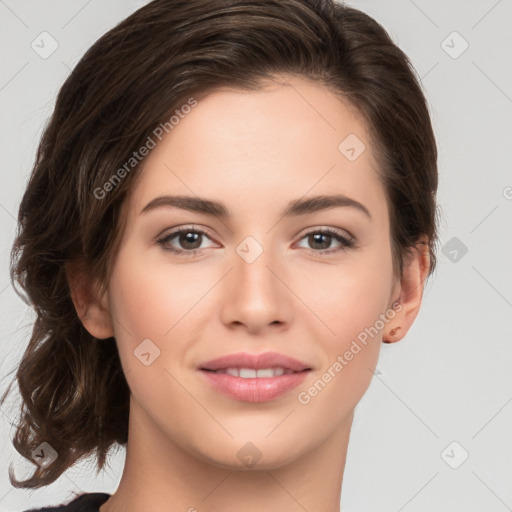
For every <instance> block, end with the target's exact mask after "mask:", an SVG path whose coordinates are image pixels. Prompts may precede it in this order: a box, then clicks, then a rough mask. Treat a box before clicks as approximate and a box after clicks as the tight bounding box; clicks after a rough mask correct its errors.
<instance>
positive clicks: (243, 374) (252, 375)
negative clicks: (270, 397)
mask: <svg viewBox="0 0 512 512" xmlns="http://www.w3.org/2000/svg"><path fill="white" fill-rule="evenodd" d="M201 370H203V371H205V372H210V373H220V374H226V375H231V376H232V377H239V378H242V379H262V378H273V377H280V376H281V375H292V374H294V373H302V372H308V371H310V370H311V368H306V369H304V370H300V371H294V370H291V369H290V368H284V367H282V366H276V367H272V368H259V369H256V368H239V367H230V368H220V369H218V370H209V369H208V368H201Z"/></svg>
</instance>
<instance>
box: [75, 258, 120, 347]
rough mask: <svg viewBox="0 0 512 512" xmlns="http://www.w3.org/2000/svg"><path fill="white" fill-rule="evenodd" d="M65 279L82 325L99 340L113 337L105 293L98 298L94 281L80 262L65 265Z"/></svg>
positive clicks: (98, 294)
mask: <svg viewBox="0 0 512 512" xmlns="http://www.w3.org/2000/svg"><path fill="white" fill-rule="evenodd" d="M65 269H66V277H67V280H68V284H69V289H70V291H71V299H72V300H73V304H74V305H75V309H76V312H77V315H78V317H79V318H80V321H81V322H82V325H83V326H84V327H85V328H86V329H87V331H88V332H89V333H90V334H91V335H92V336H94V337H95V338H99V339H106V338H110V337H112V336H114V330H113V328H112V320H111V318H110V310H109V304H108V298H107V294H106V292H105V293H104V294H103V296H100V293H99V286H98V283H97V281H96V280H93V279H91V277H90V276H89V275H88V273H87V272H86V271H85V269H84V266H83V264H82V263H81V262H72V263H66V265H65Z"/></svg>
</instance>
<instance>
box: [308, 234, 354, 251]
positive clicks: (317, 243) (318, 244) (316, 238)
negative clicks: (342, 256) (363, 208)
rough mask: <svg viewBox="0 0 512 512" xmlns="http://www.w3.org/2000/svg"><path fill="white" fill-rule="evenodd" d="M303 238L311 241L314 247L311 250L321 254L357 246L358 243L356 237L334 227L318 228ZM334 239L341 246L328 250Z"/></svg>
mask: <svg viewBox="0 0 512 512" xmlns="http://www.w3.org/2000/svg"><path fill="white" fill-rule="evenodd" d="M301 240H306V241H307V243H309V244H310V246H311V247H312V249H311V250H313V251H314V252H315V253H318V254H319V255H321V256H326V255H329V254H332V253H337V252H340V251H345V250H347V249H349V248H351V247H355V245H356V240H355V238H354V237H352V236H345V235H343V234H342V233H341V232H338V231H337V230H335V229H332V228H320V229H319V228H317V229H315V230H314V231H310V232H309V233H306V235H305V236H303V237H302V238H301ZM333 241H335V242H338V244H339V245H340V246H341V247H338V248H334V249H331V250H326V249H329V247H330V246H331V244H332V242H333ZM317 249H318V250H317Z"/></svg>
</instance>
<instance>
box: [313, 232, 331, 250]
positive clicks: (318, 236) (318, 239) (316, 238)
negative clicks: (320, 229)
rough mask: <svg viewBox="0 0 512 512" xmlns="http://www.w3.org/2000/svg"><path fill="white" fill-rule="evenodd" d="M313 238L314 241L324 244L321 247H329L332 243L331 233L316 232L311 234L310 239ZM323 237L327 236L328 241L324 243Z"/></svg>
mask: <svg viewBox="0 0 512 512" xmlns="http://www.w3.org/2000/svg"><path fill="white" fill-rule="evenodd" d="M311 238H312V239H313V243H318V244H320V245H322V247H320V249H327V248H329V246H330V245H331V235H328V234H325V233H314V234H313V235H310V239H311ZM322 238H326V239H327V241H324V243H323V244H322Z"/></svg>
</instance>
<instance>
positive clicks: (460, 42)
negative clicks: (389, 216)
mask: <svg viewBox="0 0 512 512" xmlns="http://www.w3.org/2000/svg"><path fill="white" fill-rule="evenodd" d="M144 3H145V2H140V1H139V2H136V1H134V0H124V1H121V0H108V2H107V1H103V2H100V1H99V0H89V1H84V0H67V1H64V0H58V1H52V2H49V1H40V2H37V3H36V2H26V1H22V0H0V44H1V48H2V52H1V54H0V58H1V64H0V107H1V123H0V130H1V137H0V144H1V155H2V159H1V169H0V180H1V186H0V230H1V231H0V233H1V236H2V244H1V246H0V308H1V309H0V310H1V318H0V332H1V335H0V349H1V357H0V378H2V380H1V381H0V391H3V390H4V389H5V387H6V386H7V384H8V382H9V381H10V378H11V377H10V376H8V377H7V372H8V371H10V370H11V369H12V368H13V366H14V365H15V364H16V362H17V361H18V360H19V358H20V356H21V354H22V352H23V350H24V348H25V346H26V343H27V342H28V338H29V334H30V330H31V321H32V320H33V317H34V316H33V313H32V312H31V310H30V309H29V308H28V307H27V306H25V305H24V304H23V302H22V301H21V300H20V299H19V298H18V297H17V295H16V294H15V293H14V291H13V289H12V287H11V285H10V281H9V275H8V263H9V260H8V256H9V250H10V247H11V244H12V241H13V237H14V233H15V226H16V223H15V218H16V214H17V208H18V205H19V201H20V199H21V196H22V193H23V190H24V187H25V182H26V179H27V177H28V173H29V171H30V168H31V165H32V163H33V161H34V156H35V150H36V145H37V142H38V138H39V136H40V134H41V131H42V128H43V125H44V122H45V120H46V119H47V118H48V116H49V115H50V114H51V111H52V108H53V104H54V101H55V97H56V93H57V91H58V88H59V87H60V85H61V84H62V82H63V81H64V80H65V78H66V76H67V75H68V74H69V72H70V70H71V68H72V67H73V66H74V65H75V64H76V63H77V61H78V59H79V58H80V57H81V55H82V54H83V53H84V52H85V50H86V49H87V48H88V47H89V46H90V45H91V44H92V43H93V42H94V41H95V40H96V39H97V38H98V37H99V36H100V35H102V34H103V33H104V32H106V31H107V30H108V29H110V28H111V27H113V26H114V24H116V23H117V22H118V21H120V20H121V19H123V18H125V17H126V16H127V15H128V14H130V13H131V12H132V11H134V10H135V9H136V8H138V7H140V6H142V5H143V4H144ZM349 3H350V4H351V5H353V6H354V7H357V8H359V9H361V10H362V11H364V12H367V13H368V14H370V15H371V16H373V17H374V18H375V19H377V21H379V22H380V23H381V24H383V26H384V27H385V28H386V29H387V30H388V31H389V33H390V34H391V36H392V37H393V39H394V41H395V42H396V43H397V44H398V45H399V46H400V47H401V48H402V49H403V50H404V51H405V52H406V53H407V54H408V55H409V57H410V58H411V60H412V62H413V64H414V66H415V68H416V69H417V71H418V74H419V76H420V77H421V80H422V83H423V87H424V90H425V93H426V95H427V98H428V101H429V104H430V108H431V112H432V119H433V123H434V129H435V131H436V135H437V140H438V145H439V172H440V187H439V203H440V205H441V209H442V222H441V226H440V236H441V244H442V245H443V246H444V249H443V251H444V252H441V251H440V252H439V268H438V271H437V273H436V274H435V275H434V277H433V279H432V280H431V281H430V282H429V283H428V284H427V288H426V290H425V295H424V303H423V306H422V310H421V312H420V314H419V316H418V318H417V320H416V322H415V324H414V325H413V327H412V329H411V331H410V332H409V334H408V335H407V337H406V338H405V339H404V340H402V341H401V342H399V343H396V344H391V345H383V347H382V353H381V359H380V361H379V365H378V370H377V372H376V375H375V376H374V377H373V380H372V383H371V385H370V388H369V390H368V392H367V394H366V395H365V396H364V398H363V399H362V401H361V403H360V404H359V405H358V407H357V409H356V418H355V421H354V426H353V430H352V434H351V441H350V445H349V452H348V458H347V466H346V470H345V480H344V485H343V493H342V506H343V509H344V511H346V512H367V511H379V512H391V511H393V512H400V511H402V510H403V511H406V512H414V511H422V512H427V511H436V512H443V511H455V510H464V511H466V512H473V511H475V512H476V511H479V512H481V511H482V510H486V511H487V512H502V511H506V510H512V485H511V484H512V403H511V402H512V386H511V383H512V371H511V369H512V368H511V367H512V358H511V355H512V343H511V333H512V315H511V313H512V286H511V284H512V279H511V278H512V264H511V263H512V236H511V233H512V230H511V227H512V226H511V224H512V223H511V220H512V215H511V214H512V172H511V161H512V158H511V157H512V155H511V153H512V149H511V147H512V143H511V141H512V116H511V114H512V58H511V57H512V55H511V49H512V30H511V28H510V27H511V21H512V1H511V0H500V1H496V0H481V1H467V0H457V1H449V2H447V1H440V0H439V1H430V2H427V1H424V0H423V1H421V0H415V1H412V0H393V1H388V2H382V1H381V2H378V1H373V2H372V1H365V0H352V1H351V2H349ZM43 31H47V32H48V33H49V34H51V37H52V38H53V39H55V40H56V41H57V43H58V48H57V49H56V50H55V51H54V53H52V54H51V55H50V56H47V58H42V56H40V55H39V54H38V53H36V51H34V49H33V48H32V47H31V44H32V42H33V41H35V43H34V45H36V44H38V45H39V52H42V51H43V48H42V46H43V43H42V42H41V41H42V40H41V37H47V36H40V34H41V33H42V32H43ZM454 31H456V32H457V33H458V34H452V33H453V32H454ZM443 41H444V42H443ZM51 43H52V42H51V40H50V39H48V38H47V39H45V40H44V49H46V50H49V49H51ZM466 43H467V44H468V45H469V46H468V48H467V49H466V50H465V51H462V50H464V48H465V46H466ZM465 250H467V252H464V251H465ZM16 396H17V395H16V393H13V394H12V396H11V399H10V401H9V402H8V403H7V404H6V405H5V406H4V407H3V408H2V410H1V414H0V436H1V437H0V440H1V446H0V510H1V511H21V510H24V509H25V508H29V507H31V506H42V505H45V504H57V503H61V502H63V501H65V500H69V499H70V496H71V495H70V492H71V491H73V490H74V491H78V492H81V491H87V492H92V491H105V492H110V493H111V492H113V491H114V490H115V489H116V487H117V484H118V481H119V478H120V476H121V471H122V466H123V463H124V451H123V450H119V451H117V453H116V452H114V451H113V452H112V455H111V457H110V459H109V461H110V463H111V467H110V469H108V470H107V471H105V472H103V473H101V474H100V475H99V476H96V475H95V471H94V466H93V463H92V460H88V461H85V462H84V463H82V464H79V465H77V466H76V467H74V468H72V469H70V470H68V471H67V472H66V473H65V474H63V475H62V476H61V477H60V478H59V479H58V480H57V481H56V482H55V483H54V484H52V485H50V486H47V487H46V488H42V489H38V490H35V491H29V490H21V489H20V490H18V489H15V488H13V487H12V486H11V485H10V483H9V480H8V476H7V468H8V465H9V463H10V462H14V467H15V469H16V474H17V475H18V476H22V475H23V476H26V475H27V470H28V469H29V468H30V467H31V466H30V465H29V464H28V463H26V462H24V461H23V459H22V458H21V457H20V456H19V455H18V454H17V453H16V452H15V450H14V448H13V447H12V444H11V440H10V439H11V436H12V434H13V432H14V430H13V429H12V428H11V423H12V420H13V419H14V418H15V417H16V409H15V406H16V402H15V399H16ZM453 442H455V444H452V443H453ZM466 453H467V455H468V458H467V460H465V461H464V462H462V461H463V459H464V457H465V456H466ZM461 462H462V464H461ZM457 466H458V467H457ZM455 467H456V469H455ZM309 512H317V511H309Z"/></svg>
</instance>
